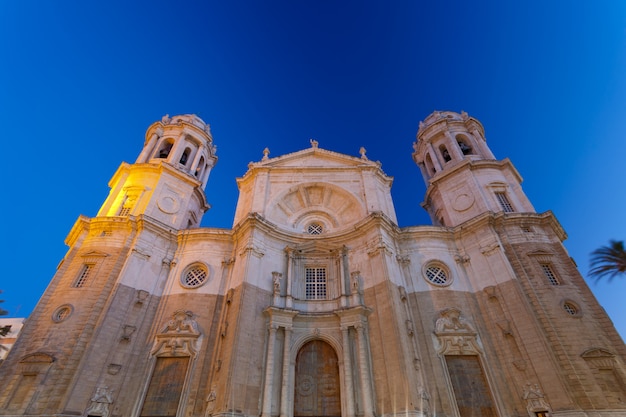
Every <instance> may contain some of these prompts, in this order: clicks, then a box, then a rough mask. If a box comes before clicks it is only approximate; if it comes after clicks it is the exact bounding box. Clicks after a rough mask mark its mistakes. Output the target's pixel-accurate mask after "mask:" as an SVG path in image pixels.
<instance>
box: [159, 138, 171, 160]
mask: <svg viewBox="0 0 626 417" xmlns="http://www.w3.org/2000/svg"><path fill="white" fill-rule="evenodd" d="M173 145H174V144H173V143H172V142H165V143H164V144H163V145H162V146H161V149H159V152H158V153H157V155H158V156H157V158H162V159H165V158H167V157H168V156H169V154H170V151H171V150H172V146H173Z"/></svg>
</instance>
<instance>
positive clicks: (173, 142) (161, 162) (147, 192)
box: [98, 114, 217, 229]
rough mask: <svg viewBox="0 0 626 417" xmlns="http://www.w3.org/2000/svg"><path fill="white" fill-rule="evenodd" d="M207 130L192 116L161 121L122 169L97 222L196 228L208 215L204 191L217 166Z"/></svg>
mask: <svg viewBox="0 0 626 417" xmlns="http://www.w3.org/2000/svg"><path fill="white" fill-rule="evenodd" d="M215 151H216V149H215V146H214V145H213V137H212V136H211V130H210V127H209V125H208V124H206V123H205V122H204V121H202V119H200V118H199V117H198V116H196V115H193V114H185V115H179V116H174V117H171V118H170V117H169V116H167V115H166V116H164V117H163V118H162V119H161V121H160V122H156V123H154V124H152V125H151V126H150V127H149V128H148V130H147V132H146V140H145V142H144V147H143V150H142V152H141V153H140V155H139V157H138V158H137V161H136V162H135V163H134V164H132V165H131V164H127V163H123V164H122V165H121V166H120V167H119V169H118V170H117V172H116V173H115V175H114V176H113V178H112V179H111V181H110V182H109V187H110V188H111V191H110V193H109V196H108V197H107V199H106V201H105V202H104V204H103V205H102V208H101V209H100V212H99V213H98V216H105V217H114V216H120V217H125V216H141V215H145V216H148V217H151V218H153V219H156V220H158V221H160V222H162V223H164V224H165V225H166V226H168V227H171V228H174V229H186V228H190V227H197V226H198V225H199V224H200V221H201V220H202V215H203V214H204V212H206V211H207V210H208V209H209V207H210V206H209V205H208V203H207V201H206V196H205V193H204V189H205V187H206V183H207V181H208V178H209V174H210V172H211V169H212V168H213V166H214V165H215V163H216V162H217V156H215Z"/></svg>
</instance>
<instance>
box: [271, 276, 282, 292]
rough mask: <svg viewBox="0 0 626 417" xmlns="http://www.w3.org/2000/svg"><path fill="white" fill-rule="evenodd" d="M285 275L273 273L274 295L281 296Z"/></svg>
mask: <svg viewBox="0 0 626 417" xmlns="http://www.w3.org/2000/svg"><path fill="white" fill-rule="evenodd" d="M282 277H283V274H281V273H280V272H276V271H274V272H272V282H273V284H274V295H280V281H281V278H282Z"/></svg>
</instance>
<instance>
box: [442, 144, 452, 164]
mask: <svg viewBox="0 0 626 417" xmlns="http://www.w3.org/2000/svg"><path fill="white" fill-rule="evenodd" d="M439 152H441V156H442V157H443V160H444V161H446V162H450V161H451V160H452V157H451V156H450V152H448V149H447V148H446V145H441V146H439Z"/></svg>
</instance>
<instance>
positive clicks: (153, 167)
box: [108, 162, 211, 211]
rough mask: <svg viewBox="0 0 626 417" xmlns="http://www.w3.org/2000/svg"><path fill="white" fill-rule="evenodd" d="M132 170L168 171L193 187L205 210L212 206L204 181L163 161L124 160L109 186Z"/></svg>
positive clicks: (161, 172)
mask: <svg viewBox="0 0 626 417" xmlns="http://www.w3.org/2000/svg"><path fill="white" fill-rule="evenodd" d="M132 171H135V172H141V171H145V172H150V173H154V172H156V173H158V174H159V175H162V174H163V173H164V172H167V173H168V174H170V175H172V176H173V177H175V178H176V179H177V180H181V181H183V182H186V183H187V184H189V185H191V186H192V187H193V189H194V191H193V192H194V194H196V195H197V196H198V198H199V199H200V201H202V204H203V207H202V208H203V210H204V211H207V210H208V209H209V208H211V206H210V205H209V204H208V203H207V200H206V194H205V192H204V190H203V189H202V183H201V182H200V181H199V180H198V179H197V178H195V177H194V176H192V175H190V174H187V173H185V172H183V171H181V170H179V169H177V168H175V167H174V166H172V165H170V164H168V163H166V162H161V163H159V164H129V163H127V162H122V163H121V164H120V166H119V168H118V169H117V171H115V174H113V176H112V177H111V180H110V181H109V184H108V185H109V188H113V187H114V186H115V184H117V183H118V181H119V180H120V179H121V177H122V176H128V175H129V174H130V172H132Z"/></svg>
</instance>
